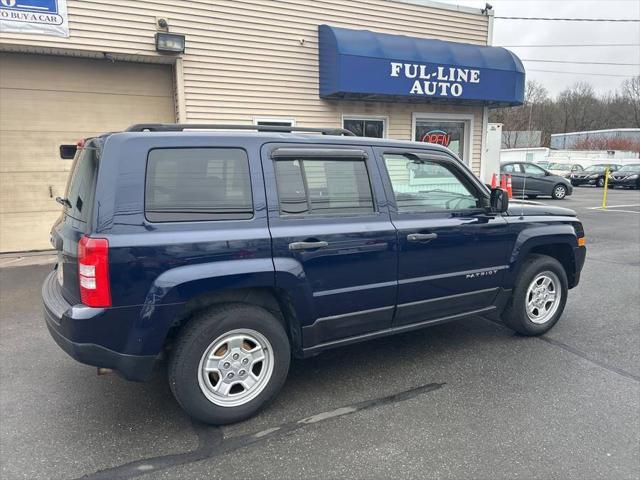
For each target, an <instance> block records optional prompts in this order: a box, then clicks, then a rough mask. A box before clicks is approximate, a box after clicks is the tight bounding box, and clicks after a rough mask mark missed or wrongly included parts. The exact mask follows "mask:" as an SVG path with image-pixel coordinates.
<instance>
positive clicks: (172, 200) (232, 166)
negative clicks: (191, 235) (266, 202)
mask: <svg viewBox="0 0 640 480" xmlns="http://www.w3.org/2000/svg"><path fill="white" fill-rule="evenodd" d="M145 215H146V217H147V219H148V220H150V221H152V222H185V221H204V220H243V219H249V218H252V217H253V200H252V196H251V180H250V176H249V159H248V157H247V153H246V152H245V151H244V150H242V149H240V148H164V149H154V150H151V151H150V152H149V156H148V159H147V178H146V185H145Z"/></svg>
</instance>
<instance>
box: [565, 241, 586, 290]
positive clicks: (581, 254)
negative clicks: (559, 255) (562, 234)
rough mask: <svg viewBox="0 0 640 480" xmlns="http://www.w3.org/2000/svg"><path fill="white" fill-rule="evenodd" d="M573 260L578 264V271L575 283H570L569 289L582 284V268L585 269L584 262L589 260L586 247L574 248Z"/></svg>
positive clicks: (574, 279)
mask: <svg viewBox="0 0 640 480" xmlns="http://www.w3.org/2000/svg"><path fill="white" fill-rule="evenodd" d="M573 258H574V259H575V262H576V271H575V275H574V278H573V281H571V282H570V283H569V288H573V287H575V286H577V285H578V283H580V275H581V274H582V267H584V262H585V260H586V258H587V248H586V247H574V248H573Z"/></svg>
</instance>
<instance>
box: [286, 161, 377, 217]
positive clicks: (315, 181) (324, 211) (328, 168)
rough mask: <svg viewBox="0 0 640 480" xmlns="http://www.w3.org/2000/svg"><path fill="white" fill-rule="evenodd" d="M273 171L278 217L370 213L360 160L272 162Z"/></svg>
mask: <svg viewBox="0 0 640 480" xmlns="http://www.w3.org/2000/svg"><path fill="white" fill-rule="evenodd" d="M275 170H276V183H277V188H278V198H279V203H280V213H281V214H282V215H285V216H290V215H297V216H299V215H345V214H347V215H353V214H370V213H373V211H374V209H373V194H372V192H371V184H370V183H369V175H368V173H367V167H366V164H365V161H364V160H275Z"/></svg>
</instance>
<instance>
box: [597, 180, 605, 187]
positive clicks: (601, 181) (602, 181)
mask: <svg viewBox="0 0 640 480" xmlns="http://www.w3.org/2000/svg"><path fill="white" fill-rule="evenodd" d="M596 186H598V187H600V188H602V187H604V178H599V179H598V180H597V181H596Z"/></svg>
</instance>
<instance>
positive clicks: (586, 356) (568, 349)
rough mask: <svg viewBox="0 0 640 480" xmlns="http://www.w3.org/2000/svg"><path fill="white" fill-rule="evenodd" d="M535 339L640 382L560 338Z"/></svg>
mask: <svg viewBox="0 0 640 480" xmlns="http://www.w3.org/2000/svg"><path fill="white" fill-rule="evenodd" d="M480 318H482V319H483V320H486V321H487V322H490V323H493V324H494V325H497V326H498V327H500V328H503V329H505V330H508V331H509V332H512V333H513V334H514V335H519V334H518V333H516V332H514V331H513V330H511V329H510V328H509V327H507V326H506V325H504V324H502V323H500V322H498V321H496V320H491V319H489V318H485V317H480ZM533 338H535V339H537V340H541V341H543V342H546V343H548V344H550V345H553V346H554V347H558V348H561V349H562V350H564V351H566V352H569V353H572V354H574V355H576V356H578V357H580V358H582V359H583V360H586V361H587V362H589V363H592V364H594V365H596V366H598V367H600V368H604V369H605V370H608V371H610V372H612V373H616V374H618V375H621V376H623V377H626V378H628V379H631V380H635V381H636V382H640V376H638V375H635V374H633V373H631V372H627V371H626V370H623V369H621V368H618V367H614V366H613V365H609V364H608V363H605V362H602V361H600V360H598V359H596V358H592V357H591V356H590V355H589V354H588V353H585V352H583V351H582V350H579V349H577V348H576V347H572V346H571V345H567V344H566V343H564V342H561V341H560V340H556V339H554V338H551V337H548V336H546V335H540V336H537V337H533Z"/></svg>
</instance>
